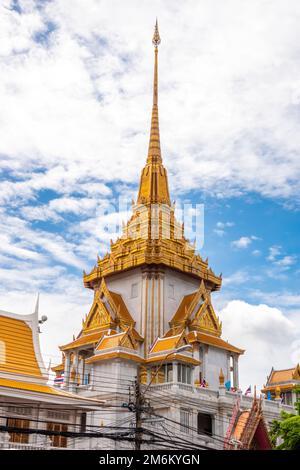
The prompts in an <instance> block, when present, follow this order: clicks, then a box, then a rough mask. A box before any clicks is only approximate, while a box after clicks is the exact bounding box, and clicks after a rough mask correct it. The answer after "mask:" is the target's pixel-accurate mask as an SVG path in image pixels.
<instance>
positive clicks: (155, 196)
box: [138, 20, 171, 205]
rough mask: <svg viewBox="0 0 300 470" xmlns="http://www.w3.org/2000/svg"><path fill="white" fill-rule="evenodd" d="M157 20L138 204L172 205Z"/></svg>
mask: <svg viewBox="0 0 300 470" xmlns="http://www.w3.org/2000/svg"><path fill="white" fill-rule="evenodd" d="M160 42H161V41H160V35H159V31H158V23H157V20H156V23H155V29H154V35H153V39H152V43H153V45H154V80H153V104H152V117H151V131H150V141H149V149H148V157H147V162H146V166H145V167H144V169H143V171H142V175H141V182H140V188H139V194H138V204H146V203H152V204H155V203H162V204H168V205H171V202H170V196H169V187H168V179H167V172H166V170H165V168H164V167H163V165H162V158H161V150H160V136H159V120H158V46H159V44H160Z"/></svg>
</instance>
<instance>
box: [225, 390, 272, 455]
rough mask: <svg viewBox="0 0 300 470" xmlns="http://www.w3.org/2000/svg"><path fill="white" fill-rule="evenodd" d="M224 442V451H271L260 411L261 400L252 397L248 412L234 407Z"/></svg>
mask: <svg viewBox="0 0 300 470" xmlns="http://www.w3.org/2000/svg"><path fill="white" fill-rule="evenodd" d="M235 406H236V407H237V409H236V411H234V413H236V414H234V415H233V416H232V419H233V421H232V422H231V423H230V424H229V428H228V431H227V435H226V438H225V442H224V448H225V449H226V450H249V449H253V450H271V449H272V444H271V440H270V437H269V434H268V429H267V426H266V423H265V419H264V416H263V411H262V400H261V398H260V399H259V400H257V398H256V395H255V396H254V399H253V402H252V406H251V408H250V409H249V410H244V411H241V410H240V402H238V403H237V404H236V405H235Z"/></svg>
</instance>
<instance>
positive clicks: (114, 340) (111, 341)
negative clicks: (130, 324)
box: [96, 332, 126, 351]
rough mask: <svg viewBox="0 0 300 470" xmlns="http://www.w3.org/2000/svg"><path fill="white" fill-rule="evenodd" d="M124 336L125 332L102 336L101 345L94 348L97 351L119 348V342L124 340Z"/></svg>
mask: <svg viewBox="0 0 300 470" xmlns="http://www.w3.org/2000/svg"><path fill="white" fill-rule="evenodd" d="M125 335H126V332H124V333H118V334H116V335H111V336H104V338H103V339H102V341H101V343H100V344H99V345H98V346H97V348H96V349H97V351H101V350H102V349H109V348H116V347H117V346H119V344H120V341H121V340H122V339H123V338H124V336H125Z"/></svg>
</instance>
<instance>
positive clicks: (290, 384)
mask: <svg viewBox="0 0 300 470" xmlns="http://www.w3.org/2000/svg"><path fill="white" fill-rule="evenodd" d="M298 385H300V365H299V364H297V365H296V366H295V367H292V368H290V369H281V370H275V369H274V368H272V370H271V372H270V375H269V377H268V379H267V384H266V385H264V388H263V389H262V392H267V391H268V390H275V389H276V388H278V387H279V388H280V389H282V390H283V389H285V390H289V389H292V388H294V387H296V386H298Z"/></svg>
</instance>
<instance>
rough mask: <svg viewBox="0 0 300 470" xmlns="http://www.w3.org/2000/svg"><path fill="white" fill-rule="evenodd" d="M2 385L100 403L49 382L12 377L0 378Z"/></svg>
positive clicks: (0, 385)
mask: <svg viewBox="0 0 300 470" xmlns="http://www.w3.org/2000/svg"><path fill="white" fill-rule="evenodd" d="M0 387H6V388H12V389H15V390H24V391H28V392H35V393H45V394H47V395H54V396H60V397H65V398H73V399H75V400H84V401H89V402H96V403H99V400H96V399H94V398H87V397H82V396H79V395H75V394H74V393H70V392H65V391H64V390H60V389H56V388H54V387H51V386H50V385H47V384H38V383H30V382H23V381H19V380H10V379H4V378H0Z"/></svg>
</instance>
